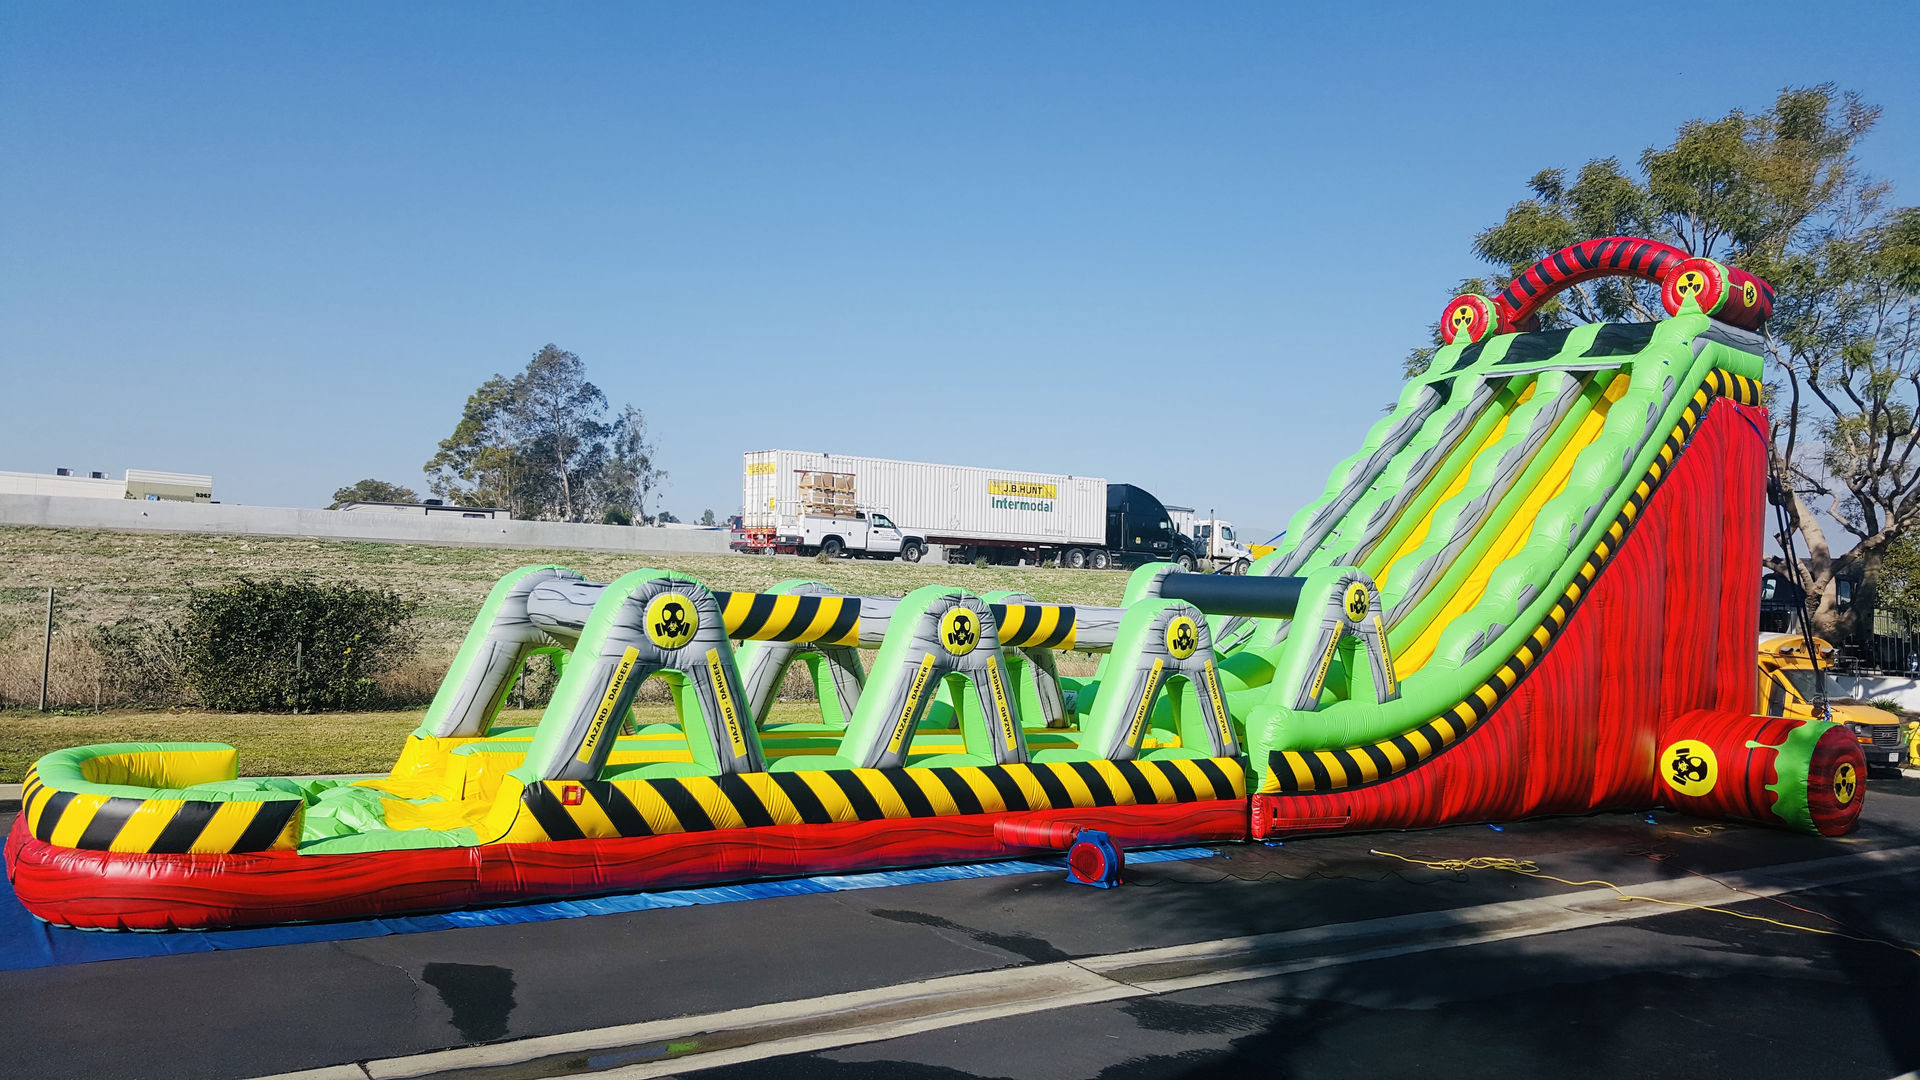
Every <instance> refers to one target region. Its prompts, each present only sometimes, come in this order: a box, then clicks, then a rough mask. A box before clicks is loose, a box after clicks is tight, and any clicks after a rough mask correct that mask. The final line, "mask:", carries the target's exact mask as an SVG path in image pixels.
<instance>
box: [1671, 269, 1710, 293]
mask: <svg viewBox="0 0 1920 1080" xmlns="http://www.w3.org/2000/svg"><path fill="white" fill-rule="evenodd" d="M1706 290H1707V275H1705V274H1703V273H1701V272H1700V271H1698V270H1683V271H1681V273H1680V280H1678V281H1676V282H1674V283H1673V292H1674V295H1675V296H1678V297H1680V298H1681V299H1682V300H1684V299H1686V298H1687V297H1689V296H1691V297H1695V298H1698V297H1699V295H1700V294H1701V293H1703V292H1705V291H1706Z"/></svg>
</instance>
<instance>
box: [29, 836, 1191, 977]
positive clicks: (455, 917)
mask: <svg viewBox="0 0 1920 1080" xmlns="http://www.w3.org/2000/svg"><path fill="white" fill-rule="evenodd" d="M1214 854H1215V852H1214V851H1213V849H1211V848H1203V847H1189V848H1168V849H1165V850H1161V851H1129V852H1127V862H1128V863H1129V864H1131V865H1138V864H1141V863H1156V862H1172V861H1176V860H1180V859H1204V858H1207V857H1209V856H1211V855H1214ZM1066 865H1067V860H1066V858H1065V857H1064V856H1056V857H1053V858H1045V859H1011V860H1007V861H1005V862H991V863H966V864H963V865H958V866H934V867H928V868H926V869H924V870H886V871H880V872H877V873H872V874H836V875H832V876H828V877H813V878H794V879H790V880H787V881H758V882H750V883H748V884H744V885H716V886H712V887H710V888H704V889H674V890H671V891H668V892H650V893H627V894H624V895H619V896H600V897H593V898H590V899H582V900H554V901H550V902H547V903H537V904H516V905H513V906H511V907H497V908H483V909H480V910H475V911H452V912H447V913H446V914H443V915H408V916H397V917H393V918H386V919H357V920H354V921H351V922H331V923H309V924H305V925H300V926H263V927H258V928H255V929H250V930H172V931H164V932H153V933H143V932H139V931H129V930H74V929H70V928H67V927H59V926H49V925H48V924H46V923H44V922H41V921H40V920H39V919H36V918H34V917H33V916H32V915H30V914H28V913H27V909H26V908H24V907H22V906H20V901H19V899H18V898H17V897H15V896H14V894H13V884H12V883H11V882H9V881H6V880H4V879H0V971H7V970H19V969H22V968H40V967H56V966H58V965H61V964H86V963H92V962H94V961H96V960H127V959H132V958H134V957H141V956H166V955H168V954H171V953H201V952H218V951H221V950H225V949H257V948H260V947H261V946H264V945H298V944H301V943H303V942H309V941H346V940H349V939H352V938H368V937H386V936H387V935H388V934H423V933H426V932H428V931H431V930H458V929H462V928H465V927H474V926H505V925H508V924H510V923H531V922H547V921H549V920H552V919H579V918H585V917H587V916H589V915H612V914H615V913H618V912H623V911H649V910H652V909H655V908H674V907H690V906H692V905H695V904H730V903H734V902H736V901H741V900H764V899H767V898H769V897H775V896H801V895H805V894H807V893H826V892H847V891H850V890H853V889H880V888H886V887H889V886H893V885H919V884H924V883H927V882H933V881H957V880H959V879H962V878H986V877H1005V876H1008V875H1011V874H1047V873H1059V872H1060V871H1062V870H1064V869H1065V868H1066Z"/></svg>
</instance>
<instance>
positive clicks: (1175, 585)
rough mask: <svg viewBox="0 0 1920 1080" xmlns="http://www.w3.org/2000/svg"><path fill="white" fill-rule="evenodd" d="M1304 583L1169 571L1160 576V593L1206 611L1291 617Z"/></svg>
mask: <svg viewBox="0 0 1920 1080" xmlns="http://www.w3.org/2000/svg"><path fill="white" fill-rule="evenodd" d="M1306 583H1307V579H1306V578H1300V577H1231V576H1228V575H1226V574H1168V575H1167V576H1166V577H1163V578H1161V579H1160V596H1161V598H1162V599H1165V600H1185V601H1186V602H1187V603H1189V604H1192V605H1193V606H1194V607H1197V608H1199V609H1200V610H1201V611H1204V612H1206V613H1207V614H1209V615H1244V616H1246V617H1248V618H1254V619H1291V618H1293V611H1294V609H1295V608H1297V607H1299V606H1300V590H1301V588H1302V587H1304V586H1305V585H1306Z"/></svg>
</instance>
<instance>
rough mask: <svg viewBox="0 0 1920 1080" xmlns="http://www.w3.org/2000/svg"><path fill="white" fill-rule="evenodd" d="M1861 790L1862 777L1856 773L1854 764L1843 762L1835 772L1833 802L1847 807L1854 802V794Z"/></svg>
mask: <svg viewBox="0 0 1920 1080" xmlns="http://www.w3.org/2000/svg"><path fill="white" fill-rule="evenodd" d="M1859 790H1860V775H1859V773H1857V772H1855V771H1854V768H1853V762H1851V761H1843V762H1841V763H1840V767H1839V768H1837V769H1835V770H1833V801H1834V802H1837V803H1839V804H1840V805H1841V806H1845V805H1847V804H1848V803H1850V802H1852V801H1853V795H1854V792H1857V791H1859Z"/></svg>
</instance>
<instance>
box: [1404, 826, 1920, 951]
mask: <svg viewBox="0 0 1920 1080" xmlns="http://www.w3.org/2000/svg"><path fill="white" fill-rule="evenodd" d="M1369 854H1373V855H1381V856H1385V857H1386V858H1389V859H1399V860H1400V861H1401V862H1404V863H1412V864H1413V865H1415V866H1424V867H1426V868H1427V869H1429V870H1443V871H1447V872H1449V873H1464V872H1466V871H1468V870H1505V871H1507V872H1508V873H1512V874H1524V875H1525V876H1527V877H1537V878H1544V879H1545V880H1547V881H1557V882H1559V883H1560V884H1562V885H1573V886H1576V887H1580V886H1587V885H1599V886H1603V887H1605V888H1608V889H1612V890H1613V891H1614V892H1616V893H1618V894H1619V896H1618V897H1617V899H1619V900H1621V901H1633V900H1641V901H1645V902H1646V903H1649V904H1664V905H1666V906H1667V907H1678V908H1693V909H1694V910H1696V911H1712V912H1718V913H1719V914H1721V915H1731V916H1733V917H1734V918H1736V919H1747V920H1750V921H1752V922H1762V923H1769V924H1771V925H1773V926H1780V927H1785V928H1786V929H1788V930H1804V931H1806V932H1807V933H1809V934H1825V935H1827V936H1829V937H1838V938H1846V939H1847V940H1848V941H1865V942H1869V943H1871V944H1874V945H1885V946H1886V947H1887V948H1889V949H1895V950H1898V951H1900V952H1904V953H1911V954H1913V955H1914V956H1920V949H1914V948H1911V947H1909V946H1906V945H1901V944H1899V943H1898V942H1893V941H1887V940H1886V939H1884V938H1876V937H1862V936H1860V935H1858V934H1843V933H1841V932H1840V931H1838V930H1822V929H1820V928H1819V927H1817V926H1801V925H1799V924H1797V923H1789V922H1781V921H1780V920H1778V919H1769V918H1767V917H1766V916H1764V915H1748V914H1747V913H1745V912H1742V911H1728V910H1727V909H1726V908H1723V907H1714V906H1712V905H1710V904H1689V903H1685V902H1683V901H1679V900H1661V899H1659V898H1658V897H1653V896H1636V895H1635V894H1633V893H1630V892H1628V891H1626V890H1625V889H1623V888H1621V887H1620V886H1618V885H1615V884H1614V883H1613V882H1611V881H1600V880H1598V879H1596V880H1593V881H1572V880H1569V879H1567V878H1563V877H1555V876H1553V875H1552V874H1548V873H1544V872H1542V871H1541V869H1540V867H1539V865H1538V864H1537V863H1535V862H1534V861H1533V860H1531V859H1509V858H1502V857H1482V858H1476V859H1414V858H1409V857H1407V856H1405V855H1396V854H1394V853H1393V852H1391V851H1380V850H1379V849H1377V848H1376V849H1372V850H1370V852H1369ZM1687 872H1688V873H1690V874H1693V875H1694V876H1696V877H1703V878H1706V879H1707V880H1708V881H1711V882H1713V883H1714V884H1716V885H1723V886H1725V887H1726V888H1727V889H1728V890H1729V891H1731V892H1742V891H1744V890H1741V889H1736V888H1734V887H1733V886H1731V885H1727V884H1726V883H1725V882H1723V881H1720V880H1719V879H1717V878H1712V877H1708V876H1707V875H1705V874H1702V873H1699V872H1698V871H1694V870H1689V871H1687ZM1747 895H1749V896H1753V897H1754V899H1756V900H1775V902H1776V903H1781V904H1785V905H1786V906H1787V907H1791V908H1793V909H1794V910H1795V911H1805V912H1807V914H1809V915H1820V917H1821V918H1823V919H1830V920H1831V919H1832V916H1828V915H1821V914H1820V912H1817V911H1810V910H1808V909H1807V908H1803V907H1795V906H1794V905H1792V904H1787V903H1786V901H1784V900H1777V899H1775V898H1774V897H1770V896H1758V895H1755V894H1752V893H1748V894H1747ZM1834 921H1837V920H1834Z"/></svg>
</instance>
